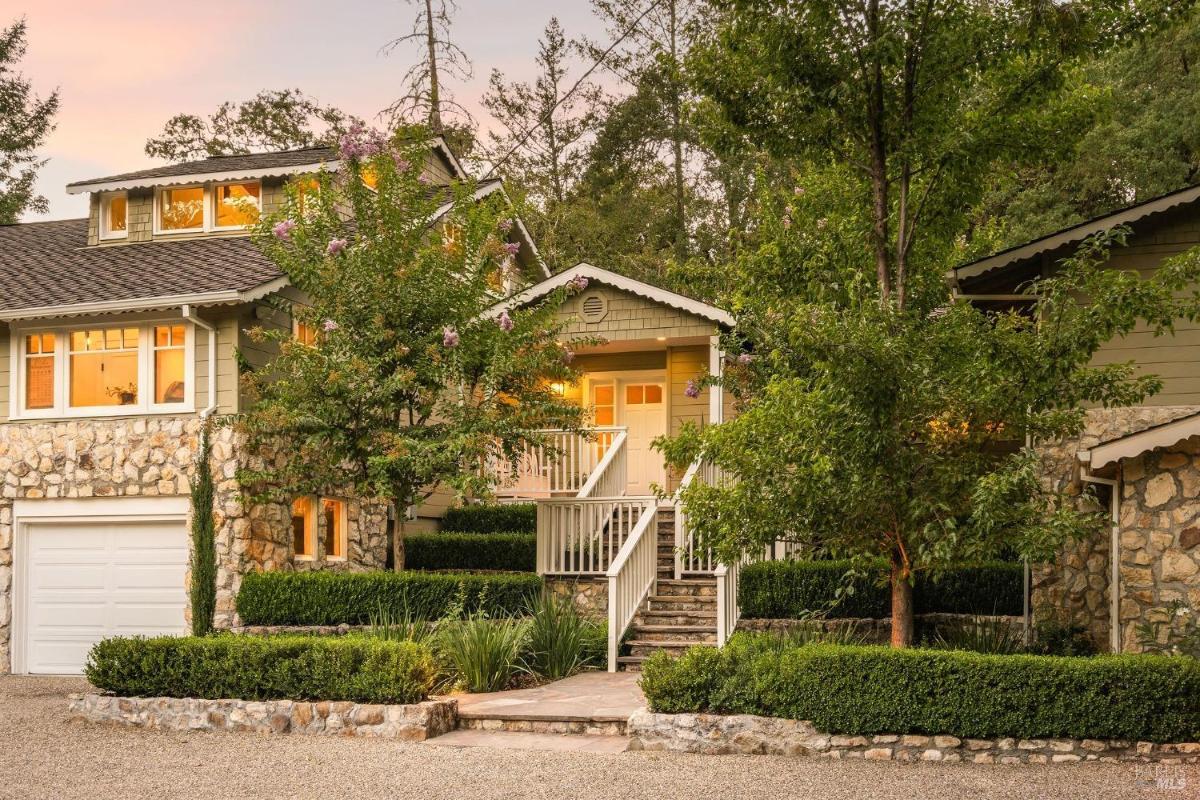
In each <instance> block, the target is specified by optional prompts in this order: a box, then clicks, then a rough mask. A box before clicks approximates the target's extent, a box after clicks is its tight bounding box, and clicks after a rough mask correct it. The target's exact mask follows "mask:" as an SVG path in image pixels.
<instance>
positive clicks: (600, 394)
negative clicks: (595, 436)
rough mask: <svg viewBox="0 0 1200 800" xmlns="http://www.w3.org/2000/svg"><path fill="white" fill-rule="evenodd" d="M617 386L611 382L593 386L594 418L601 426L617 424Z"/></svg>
mask: <svg viewBox="0 0 1200 800" xmlns="http://www.w3.org/2000/svg"><path fill="white" fill-rule="evenodd" d="M615 399H616V388H615V387H614V386H613V385H612V384H611V383H602V384H598V385H596V386H593V387H592V420H593V422H594V423H595V424H596V425H598V426H599V427H602V428H604V427H609V426H612V425H615V424H616V411H615V407H614V400H615Z"/></svg>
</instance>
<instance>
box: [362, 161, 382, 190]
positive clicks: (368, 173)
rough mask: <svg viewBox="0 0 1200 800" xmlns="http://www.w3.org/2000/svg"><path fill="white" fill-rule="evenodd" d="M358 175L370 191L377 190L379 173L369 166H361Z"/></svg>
mask: <svg viewBox="0 0 1200 800" xmlns="http://www.w3.org/2000/svg"><path fill="white" fill-rule="evenodd" d="M359 175H360V176H361V177H362V182H363V185H364V186H366V187H367V188H368V189H370V190H371V191H374V192H377V191H379V173H378V172H376V171H375V170H373V169H371V168H370V167H363V168H362V170H360V172H359Z"/></svg>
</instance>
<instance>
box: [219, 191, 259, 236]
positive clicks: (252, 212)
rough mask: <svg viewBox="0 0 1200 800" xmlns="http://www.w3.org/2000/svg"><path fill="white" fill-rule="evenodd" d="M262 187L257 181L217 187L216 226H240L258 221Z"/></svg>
mask: <svg viewBox="0 0 1200 800" xmlns="http://www.w3.org/2000/svg"><path fill="white" fill-rule="evenodd" d="M261 197H262V187H261V186H259V184H257V183H230V184H225V185H222V186H218V187H216V190H215V194H214V200H215V203H216V214H215V216H216V226H217V227H218V228H240V227H245V226H246V225H253V224H254V223H255V222H258V213H259V204H260V201H261Z"/></svg>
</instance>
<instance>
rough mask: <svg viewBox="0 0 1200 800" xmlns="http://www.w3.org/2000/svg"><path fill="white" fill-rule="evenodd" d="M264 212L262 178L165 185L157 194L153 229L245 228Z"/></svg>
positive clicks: (155, 196) (202, 230)
mask: <svg viewBox="0 0 1200 800" xmlns="http://www.w3.org/2000/svg"><path fill="white" fill-rule="evenodd" d="M261 213H262V183H261V182H260V181H233V182H230V183H216V184H196V185H195V186H163V187H160V188H159V189H158V190H157V191H156V192H155V195H154V232H155V233H159V234H163V233H167V234H170V233H203V232H208V231H235V230H244V229H245V228H248V227H249V226H251V225H253V224H254V223H256V222H258V218H259V216H260V215H261Z"/></svg>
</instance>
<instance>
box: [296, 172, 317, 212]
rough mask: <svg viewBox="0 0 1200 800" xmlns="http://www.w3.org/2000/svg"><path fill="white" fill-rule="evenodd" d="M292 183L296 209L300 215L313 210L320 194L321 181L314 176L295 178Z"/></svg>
mask: <svg viewBox="0 0 1200 800" xmlns="http://www.w3.org/2000/svg"><path fill="white" fill-rule="evenodd" d="M293 183H294V185H295V186H296V210H297V211H299V212H300V215H301V216H306V215H308V214H309V213H312V212H315V211H316V209H317V199H318V198H319V197H320V194H321V182H320V181H319V180H317V179H316V178H296V179H295V180H294V181H293Z"/></svg>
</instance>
